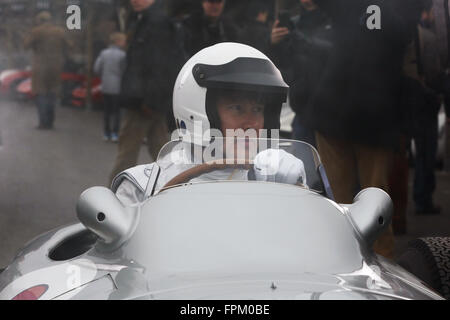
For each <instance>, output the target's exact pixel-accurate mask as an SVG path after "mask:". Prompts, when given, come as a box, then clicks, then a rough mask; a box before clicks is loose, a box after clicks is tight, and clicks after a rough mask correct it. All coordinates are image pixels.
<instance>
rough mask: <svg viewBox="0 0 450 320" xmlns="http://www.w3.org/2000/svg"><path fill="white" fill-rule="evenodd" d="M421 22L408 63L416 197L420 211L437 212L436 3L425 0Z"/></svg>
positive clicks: (438, 69)
mask: <svg viewBox="0 0 450 320" xmlns="http://www.w3.org/2000/svg"><path fill="white" fill-rule="evenodd" d="M424 6H425V9H424V10H423V12H422V16H421V20H420V24H419V25H418V26H417V29H416V30H415V31H416V32H415V34H414V35H415V37H414V41H413V42H412V44H411V46H410V48H411V50H410V51H409V52H410V55H409V61H406V62H407V63H408V62H409V64H407V70H406V73H407V76H408V77H409V80H410V81H411V82H410V83H411V84H412V85H411V87H410V90H409V92H408V93H409V95H410V101H411V103H410V105H409V108H410V110H411V112H412V117H411V118H412V137H413V139H414V143H415V147H416V157H415V170H414V187H413V199H414V203H415V210H416V213H417V214H438V213H439V212H440V207H438V206H436V205H435V204H434V203H433V199H432V198H433V192H434V190H435V188H436V179H435V169H436V153H437V144H438V113H439V109H440V106H441V101H440V97H439V92H440V88H441V86H442V85H441V81H440V80H441V79H442V77H441V75H442V74H443V73H444V71H443V68H442V66H441V63H440V56H439V52H438V50H437V48H438V43H437V37H436V35H435V34H434V33H433V31H432V26H433V21H434V17H433V11H432V7H433V2H432V1H431V0H424Z"/></svg>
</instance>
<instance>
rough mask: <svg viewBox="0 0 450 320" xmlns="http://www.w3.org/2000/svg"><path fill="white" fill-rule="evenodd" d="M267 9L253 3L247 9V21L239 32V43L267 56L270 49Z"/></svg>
mask: <svg viewBox="0 0 450 320" xmlns="http://www.w3.org/2000/svg"><path fill="white" fill-rule="evenodd" d="M268 17H269V8H268V7H267V5H266V4H265V3H263V2H259V1H253V2H251V3H250V5H249V6H248V8H247V21H246V23H245V24H244V26H243V28H242V29H241V31H240V42H241V43H244V44H247V45H249V46H251V47H253V48H256V49H258V50H259V51H261V52H263V53H265V54H267V53H268V51H269V47H270V32H271V28H270V26H269V21H268Z"/></svg>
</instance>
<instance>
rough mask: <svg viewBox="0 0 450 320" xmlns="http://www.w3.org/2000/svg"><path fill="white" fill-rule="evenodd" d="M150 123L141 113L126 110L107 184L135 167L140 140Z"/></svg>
mask: <svg viewBox="0 0 450 320" xmlns="http://www.w3.org/2000/svg"><path fill="white" fill-rule="evenodd" d="M149 124H150V121H149V120H148V118H146V117H145V116H144V115H143V114H142V113H141V112H139V111H136V110H131V109H129V110H127V112H126V114H125V117H124V119H123V123H122V127H121V128H120V133H119V144H118V152H117V156H116V160H115V163H114V167H113V169H112V171H111V175H110V177H109V178H110V179H109V182H110V183H111V182H112V180H113V179H114V177H115V176H116V175H117V174H119V173H120V172H122V171H124V170H126V169H128V168H131V167H133V166H135V165H136V163H137V160H138V156H139V151H140V149H141V145H142V140H143V139H144V137H145V135H146V134H147V132H148V129H149Z"/></svg>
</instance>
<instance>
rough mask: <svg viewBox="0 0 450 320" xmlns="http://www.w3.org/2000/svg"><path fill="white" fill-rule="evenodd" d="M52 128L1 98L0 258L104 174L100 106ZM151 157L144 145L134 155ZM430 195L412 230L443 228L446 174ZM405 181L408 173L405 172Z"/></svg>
mask: <svg viewBox="0 0 450 320" xmlns="http://www.w3.org/2000/svg"><path fill="white" fill-rule="evenodd" d="M56 119H57V120H56V130H55V131H51V132H49V131H39V130H35V129H34V127H35V126H36V111H35V109H34V107H33V106H32V105H31V104H28V103H18V102H11V101H4V100H3V101H2V100H0V144H1V146H0V266H4V265H6V264H7V263H8V262H9V261H10V260H11V259H12V258H13V256H14V254H15V252H16V251H17V250H18V249H19V248H20V247H21V246H22V245H23V244H24V243H25V242H27V241H28V240H30V239H32V238H33V237H35V236H37V235H39V234H41V233H42V232H44V231H47V230H50V229H52V228H56V227H58V226H61V225H64V224H69V223H73V222H75V221H76V215H75V204H76V201H77V198H78V196H79V195H80V193H81V192H82V191H83V190H85V189H86V188H88V187H91V186H94V185H104V184H106V182H107V177H108V174H109V171H110V170H111V167H112V161H113V159H114V156H115V152H116V145H114V144H112V143H105V142H103V141H102V139H101V136H102V132H101V128H102V114H101V113H99V112H90V111H84V110H77V109H71V108H58V109H57V116H56ZM148 161H150V158H149V156H148V155H147V152H146V150H145V148H143V149H142V150H141V158H140V160H139V162H140V163H146V162H148ZM437 180H438V191H437V192H436V198H437V200H438V202H439V203H440V204H441V205H442V207H443V209H444V213H443V214H442V215H441V216H438V217H418V216H415V215H414V214H413V213H412V206H411V205H410V206H409V212H408V219H409V222H408V232H409V233H408V235H406V236H402V237H398V238H397V240H398V241H397V248H396V250H397V252H400V251H401V250H402V248H403V247H404V245H405V243H406V242H407V241H408V240H409V239H412V238H415V237H421V236H438V235H447V236H450V174H449V173H444V172H440V173H438V179H437ZM410 181H412V179H410Z"/></svg>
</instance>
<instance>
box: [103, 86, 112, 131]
mask: <svg viewBox="0 0 450 320" xmlns="http://www.w3.org/2000/svg"><path fill="white" fill-rule="evenodd" d="M103 108H104V110H103V135H104V138H105V139H109V138H111V127H110V121H111V113H112V108H113V106H112V96H110V95H109V94H104V95H103Z"/></svg>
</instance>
